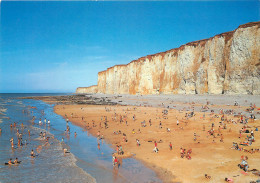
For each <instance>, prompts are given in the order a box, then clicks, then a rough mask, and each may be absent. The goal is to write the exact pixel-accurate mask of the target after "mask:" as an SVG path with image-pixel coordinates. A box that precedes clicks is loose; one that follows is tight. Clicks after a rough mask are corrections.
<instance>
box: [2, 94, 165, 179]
mask: <svg viewBox="0 0 260 183" xmlns="http://www.w3.org/2000/svg"><path fill="white" fill-rule="evenodd" d="M58 95H72V94H70V93H67V94H60V93H58V94H55V93H44V94H42V93H41V94H33V93H29V94H25V93H24V94H22V93H19V94H13V93H10V94H6V93H5V94H0V128H1V130H2V132H1V133H0V182H1V183H4V182H8V183H10V182H19V183H20V182H21V183H22V182H26V183H27V182H37V183H38V182H48V183H51V182H62V183H63V182H88V183H94V182H97V183H110V182H111V183H112V182H113V183H128V182H137V183H139V182H141V183H145V182H147V183H148V182H162V181H161V180H160V179H159V178H158V177H157V175H156V173H155V172H154V171H153V170H151V169H149V168H147V167H146V166H144V164H142V163H141V162H140V161H137V160H136V159H134V158H127V159H123V160H122V163H121V166H120V167H119V168H118V167H114V166H113V163H112V153H113V152H114V150H113V149H112V148H111V146H110V145H109V144H107V143H106V142H105V141H101V140H98V139H97V138H96V137H94V136H92V135H91V134H89V133H88V131H86V130H84V129H82V128H80V127H78V126H76V125H73V123H71V122H68V123H67V122H66V120H65V119H64V118H63V117H62V116H60V115H57V114H56V113H54V110H53V107H54V104H47V103H45V102H43V101H41V100H33V99H21V98H20V97H28V96H58ZM33 119H34V120H33ZM40 119H41V121H42V124H41V125H40V124H39V120H40ZM44 119H46V121H47V123H45V122H44ZM48 120H50V124H48ZM14 122H15V123H16V127H12V128H11V127H10V125H11V124H14ZM67 125H69V127H70V131H71V135H68V134H66V133H64V131H65V130H66V128H67ZM17 130H18V131H19V133H17ZM28 130H29V131H30V135H29V131H28ZM74 132H76V133H77V136H74ZM41 133H46V136H47V137H49V142H48V143H46V139H45V140H44V139H43V138H41V136H40V134H41ZM18 134H21V136H20V137H21V138H22V144H23V145H22V146H19V145H18ZM11 138H13V139H14V147H13V148H12V147H11V142H10V139H11ZM98 142H99V143H100V148H98V145H97V144H98ZM64 148H66V149H68V151H69V153H65V154H64V151H63V149H64ZM32 150H33V151H34V152H35V154H36V156H35V157H31V156H30V153H31V151H32ZM10 158H12V160H14V159H15V158H18V160H19V161H21V163H20V164H17V165H5V163H6V162H8V160H9V159H10Z"/></svg>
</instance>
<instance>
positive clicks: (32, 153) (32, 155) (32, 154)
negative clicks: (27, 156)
mask: <svg viewBox="0 0 260 183" xmlns="http://www.w3.org/2000/svg"><path fill="white" fill-rule="evenodd" d="M34 156H35V155H34V152H33V149H32V151H31V157H34Z"/></svg>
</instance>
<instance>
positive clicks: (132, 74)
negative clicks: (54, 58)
mask: <svg viewBox="0 0 260 183" xmlns="http://www.w3.org/2000/svg"><path fill="white" fill-rule="evenodd" d="M259 27H260V22H252V23H248V24H244V25H241V26H239V27H238V28H237V29H236V30H234V31H231V32H227V33H222V34H219V35H216V36H214V37H212V38H209V39H205V40H200V41H195V42H191V43H188V44H186V45H182V46H181V47H179V48H176V49H172V50H168V51H166V52H162V53H158V54H154V55H148V56H145V57H142V58H139V59H138V60H134V61H132V62H130V63H129V64H127V65H116V66H113V67H110V68H108V69H107V70H106V71H102V72H99V73H98V85H97V89H95V90H93V91H94V92H95V91H97V92H98V93H107V94H257V95H259V94H260V29H259ZM86 90H87V91H90V90H92V89H88V88H87V89H86Z"/></svg>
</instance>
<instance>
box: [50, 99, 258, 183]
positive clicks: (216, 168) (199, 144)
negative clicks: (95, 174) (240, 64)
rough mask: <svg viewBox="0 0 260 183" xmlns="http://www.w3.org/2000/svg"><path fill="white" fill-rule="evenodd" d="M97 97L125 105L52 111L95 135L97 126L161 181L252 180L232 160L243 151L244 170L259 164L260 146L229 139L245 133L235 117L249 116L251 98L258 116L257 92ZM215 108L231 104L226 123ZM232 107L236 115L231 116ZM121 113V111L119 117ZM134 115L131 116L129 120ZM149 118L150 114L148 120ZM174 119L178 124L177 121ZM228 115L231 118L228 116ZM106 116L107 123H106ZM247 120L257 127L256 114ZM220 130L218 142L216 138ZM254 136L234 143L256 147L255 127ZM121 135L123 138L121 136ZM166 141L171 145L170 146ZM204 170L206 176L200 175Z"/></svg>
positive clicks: (58, 107)
mask: <svg viewBox="0 0 260 183" xmlns="http://www.w3.org/2000/svg"><path fill="white" fill-rule="evenodd" d="M95 97H97V96H95ZM99 97H100V96H99ZM101 97H102V98H104V100H109V101H111V102H117V103H123V104H124V105H126V106H121V105H112V106H111V105H84V104H83V105H69V104H66V105H56V106H55V112H56V113H57V114H60V115H62V116H63V117H64V118H68V119H69V121H71V122H73V123H75V124H76V125H79V126H81V127H82V128H85V129H87V130H89V132H90V133H92V134H93V135H95V136H98V131H100V136H102V135H103V136H104V139H105V140H106V141H107V142H108V143H110V144H112V146H113V148H115V149H116V145H122V147H123V151H124V152H125V154H130V155H131V154H133V155H134V157H135V158H136V159H138V160H141V161H142V162H143V163H145V164H146V165H147V166H148V167H150V168H152V169H154V170H155V171H156V172H157V173H158V176H159V177H160V178H162V179H163V180H164V182H225V181H224V179H225V177H228V178H232V179H233V180H234V182H250V181H256V180H257V178H258V177H257V176H256V175H254V174H253V173H252V172H247V173H244V172H243V171H242V170H241V169H239V168H238V166H237V165H238V164H239V163H240V162H241V156H242V155H244V156H248V163H249V170H252V169H259V167H260V166H259V158H260V152H254V153H250V152H246V151H244V150H241V151H238V150H235V149H231V147H232V144H233V142H236V143H238V144H240V142H244V141H247V140H246V139H245V138H246V137H247V136H249V135H250V133H242V134H241V137H240V138H239V130H241V128H242V127H243V126H244V125H243V124H241V123H239V121H238V120H239V119H240V116H239V115H238V113H239V112H241V111H243V114H244V115H246V116H247V117H248V116H249V113H247V112H245V110H246V109H247V108H248V107H249V105H250V103H251V102H252V103H253V102H254V103H255V104H256V109H255V110H254V114H255V115H256V117H257V116H258V115H259V114H257V112H259V110H258V108H259V103H258V102H259V101H258V100H259V99H258V98H259V97H257V96H253V97H251V98H250V97H243V98H241V97H240V98H238V100H236V99H234V98H228V97H226V96H222V97H220V98H218V97H217V98H214V97H213V98H212V97H209V96H205V100H204V99H203V100H202V99H201V98H200V100H198V101H195V100H194V98H193V97H192V96H188V97H190V98H188V97H184V99H183V101H181V100H179V101H178V100H173V99H172V101H171V100H170V99H169V97H167V96H166V97H165V96H162V97H160V96H155V97H154V98H153V97H151V96H120V97H119V96H112V95H111V96H105V95H102V96H101ZM106 97H107V98H106ZM149 97H150V98H149ZM225 97H226V98H225ZM254 97H255V98H254ZM206 98H207V100H206ZM220 99H221V100H220ZM102 100H103V99H102ZM116 100H117V101H116ZM187 100H188V101H187ZM232 100H236V101H238V103H239V106H234V105H233V103H231V102H234V101H232ZM250 100H251V101H250ZM119 101H121V102H119ZM194 101H195V102H196V103H195V102H194ZM167 102H168V103H167ZM207 102H208V105H207V107H208V108H206V109H201V106H202V105H204V106H205V104H206V103H207ZM225 102H227V103H225ZM140 105H141V106H140ZM144 106H146V107H144ZM168 106H169V108H168ZM219 109H224V111H226V110H227V109H233V110H234V111H233V114H224V121H223V123H225V126H226V129H224V125H220V123H219V122H221V116H222V115H221V114H220V110H219ZM163 110H167V111H168V114H165V115H163ZM211 110H214V112H211ZM192 111H194V112H195V116H193V117H188V118H187V117H185V115H186V113H188V114H190V113H191V112H192ZM202 111H203V112H202ZM72 113H73V115H71V114H72ZM234 113H235V114H236V115H237V116H235V117H234ZM65 115H67V116H65ZM120 115H121V116H122V121H121V123H120ZM134 115H135V120H133V116H134ZM82 117H83V118H82ZM149 119H151V126H150V124H149ZM177 119H178V120H179V125H177ZM231 119H233V120H234V121H235V122H236V123H235V122H232V121H230V120H231ZM106 120H107V126H108V128H105V123H104V122H105V121H106ZM144 120H145V127H143V126H144V123H143V124H142V123H141V122H143V121H144ZM126 121H127V124H126ZM160 122H161V125H160ZM212 123H214V132H215V133H214V134H215V137H213V136H212V135H209V134H208V131H209V130H210V129H211V128H212ZM142 125H143V126H142ZM246 126H247V129H248V130H249V131H251V130H254V129H255V127H257V126H258V128H259V127H260V120H259V119H258V118H257V119H256V120H251V119H249V122H248V124H247V125H246ZM167 128H169V129H170V132H168V131H167ZM204 128H205V130H204ZM133 129H134V130H133ZM194 133H196V136H195V135H194ZM221 134H222V137H223V142H221V141H220V140H221ZM194 137H195V138H196V140H194ZM254 137H255V142H253V143H252V145H251V146H241V145H239V147H241V148H244V149H245V150H250V149H259V148H260V141H259V138H260V133H259V131H258V132H256V131H254ZM125 138H127V142H125V141H124V139H125ZM136 139H139V142H140V144H141V145H140V146H138V145H137V143H136ZM154 141H156V142H157V147H158V149H159V152H158V153H155V152H153V149H154V147H155V143H154ZM170 142H171V143H172V147H173V148H172V150H170V148H169V143H170ZM181 147H182V148H185V149H187V150H188V149H192V153H191V154H190V156H191V160H188V159H187V158H186V157H184V158H181V157H180V148H181ZM205 174H208V175H209V176H210V177H211V178H210V179H207V178H205V176H204V175H205ZM245 174H246V175H245Z"/></svg>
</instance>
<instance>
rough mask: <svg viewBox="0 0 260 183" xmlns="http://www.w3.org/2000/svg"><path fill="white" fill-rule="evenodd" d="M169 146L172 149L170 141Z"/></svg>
mask: <svg viewBox="0 0 260 183" xmlns="http://www.w3.org/2000/svg"><path fill="white" fill-rule="evenodd" d="M169 147H170V150H172V143H171V142H170V144H169Z"/></svg>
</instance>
